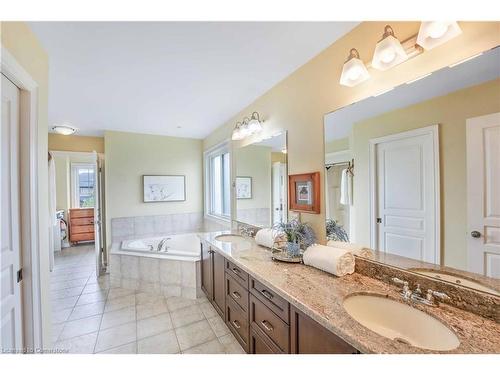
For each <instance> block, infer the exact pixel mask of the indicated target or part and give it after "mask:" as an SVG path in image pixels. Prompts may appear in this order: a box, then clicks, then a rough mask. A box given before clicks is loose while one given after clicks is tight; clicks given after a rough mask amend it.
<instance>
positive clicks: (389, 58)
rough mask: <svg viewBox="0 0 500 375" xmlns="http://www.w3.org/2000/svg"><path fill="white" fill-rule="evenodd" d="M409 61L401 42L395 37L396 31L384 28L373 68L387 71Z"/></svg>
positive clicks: (373, 61)
mask: <svg viewBox="0 0 500 375" xmlns="http://www.w3.org/2000/svg"><path fill="white" fill-rule="evenodd" d="M406 60H408V55H407V54H406V51H405V50H404V48H403V46H402V45H401V42H400V41H399V40H398V38H396V37H395V36H394V30H392V27H391V26H389V25H387V26H386V27H385V28H384V35H382V39H381V40H380V41H379V42H378V43H377V45H376V47H375V53H374V54H373V60H372V66H373V67H374V68H375V69H378V70H387V69H389V68H392V67H393V66H396V65H398V64H400V63H402V62H403V61H406Z"/></svg>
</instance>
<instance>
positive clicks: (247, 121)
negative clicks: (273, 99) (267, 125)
mask: <svg viewBox="0 0 500 375" xmlns="http://www.w3.org/2000/svg"><path fill="white" fill-rule="evenodd" d="M262 122H263V121H261V120H260V116H259V113H258V112H253V113H252V115H251V116H250V118H248V117H245V118H244V119H243V122H237V123H236V126H235V127H234V129H233V134H232V136H231V139H232V140H233V141H241V140H242V139H244V138H246V137H249V136H251V135H253V134H255V133H258V132H260V131H261V130H262Z"/></svg>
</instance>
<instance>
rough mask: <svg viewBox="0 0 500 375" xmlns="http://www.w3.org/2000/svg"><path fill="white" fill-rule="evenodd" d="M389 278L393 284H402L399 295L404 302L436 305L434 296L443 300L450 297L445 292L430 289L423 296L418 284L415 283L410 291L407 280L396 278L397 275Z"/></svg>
mask: <svg viewBox="0 0 500 375" xmlns="http://www.w3.org/2000/svg"><path fill="white" fill-rule="evenodd" d="M391 280H392V282H393V283H394V284H398V285H403V290H402V291H401V297H403V300H404V301H405V302H409V301H413V302H417V303H422V304H424V305H427V306H438V303H437V302H436V300H435V299H436V298H439V299H441V300H444V301H445V300H449V299H450V297H449V296H448V295H447V294H446V293H443V292H436V291H434V290H432V289H428V290H427V294H426V295H425V297H424V295H423V293H422V290H421V289H420V284H417V287H416V288H415V290H414V291H413V292H412V291H411V289H410V286H409V284H408V281H404V280H401V279H398V278H397V277H393V278H392V279H391Z"/></svg>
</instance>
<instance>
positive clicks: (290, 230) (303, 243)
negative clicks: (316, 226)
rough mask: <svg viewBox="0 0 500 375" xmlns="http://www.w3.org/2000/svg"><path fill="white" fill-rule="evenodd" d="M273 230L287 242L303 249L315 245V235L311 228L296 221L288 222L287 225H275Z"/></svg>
mask: <svg viewBox="0 0 500 375" xmlns="http://www.w3.org/2000/svg"><path fill="white" fill-rule="evenodd" d="M273 229H275V230H276V231H277V232H278V233H281V234H283V235H285V237H286V240H287V241H288V242H291V243H296V244H299V245H300V247H301V248H304V249H305V248H307V247H309V246H311V245H313V244H314V243H316V234H315V233H314V230H313V229H312V228H311V226H310V225H309V224H307V223H301V222H300V221H299V220H297V219H293V220H290V221H289V222H288V223H277V224H275V225H274V227H273Z"/></svg>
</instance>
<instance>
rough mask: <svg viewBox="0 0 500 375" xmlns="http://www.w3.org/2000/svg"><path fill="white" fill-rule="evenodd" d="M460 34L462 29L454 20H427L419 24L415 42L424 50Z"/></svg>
mask: <svg viewBox="0 0 500 375" xmlns="http://www.w3.org/2000/svg"><path fill="white" fill-rule="evenodd" d="M460 34H462V29H461V28H460V26H458V23H457V22H455V21H448V22H443V21H428V22H422V23H421V24H420V29H419V31H418V36H417V44H418V45H419V46H422V47H423V48H424V49H426V50H430V49H433V48H434V47H437V46H440V45H441V44H443V43H446V42H447V41H449V40H451V39H453V38H455V37H456V36H458V35H460Z"/></svg>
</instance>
